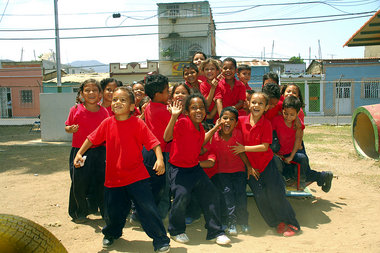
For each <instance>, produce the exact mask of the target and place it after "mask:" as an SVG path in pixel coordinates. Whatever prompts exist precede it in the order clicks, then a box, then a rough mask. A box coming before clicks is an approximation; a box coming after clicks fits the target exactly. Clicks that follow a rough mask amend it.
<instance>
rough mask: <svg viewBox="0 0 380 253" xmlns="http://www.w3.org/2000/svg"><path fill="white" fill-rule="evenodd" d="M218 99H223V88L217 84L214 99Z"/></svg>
mask: <svg viewBox="0 0 380 253" xmlns="http://www.w3.org/2000/svg"><path fill="white" fill-rule="evenodd" d="M217 99H223V95H222V89H221V88H220V87H219V85H218V86H216V89H215V93H214V100H217Z"/></svg>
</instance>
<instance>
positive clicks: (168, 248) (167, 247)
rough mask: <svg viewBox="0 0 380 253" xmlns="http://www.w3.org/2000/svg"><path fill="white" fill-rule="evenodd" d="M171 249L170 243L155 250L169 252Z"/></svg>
mask: <svg viewBox="0 0 380 253" xmlns="http://www.w3.org/2000/svg"><path fill="white" fill-rule="evenodd" d="M169 251H170V245H164V246H162V247H161V248H159V249H156V250H155V251H154V252H162V253H164V252H169Z"/></svg>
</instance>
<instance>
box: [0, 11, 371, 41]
mask: <svg viewBox="0 0 380 253" xmlns="http://www.w3.org/2000/svg"><path fill="white" fill-rule="evenodd" d="M368 16H371V15H362V16H357V17H346V18H336V19H328V20H317V21H305V22H296V23H286V24H272V25H259V26H246V27H229V28H218V29H216V31H226V30H242V29H256V28H265V27H279V26H293V25H304V24H316V23H325V22H334V21H342V20H348V19H357V18H363V17H368ZM193 32H208V30H196V31H187V33H193ZM161 34H167V33H158V32H153V33H138V34H114V35H92V36H73V37H61V38H60V39H61V40H62V39H94V38H112V37H134V36H151V35H161ZM52 39H55V38H54V37H40V38H0V40H52Z"/></svg>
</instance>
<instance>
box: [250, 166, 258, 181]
mask: <svg viewBox="0 0 380 253" xmlns="http://www.w3.org/2000/svg"><path fill="white" fill-rule="evenodd" d="M247 174H248V178H247V179H249V177H250V176H253V177H254V178H255V179H256V180H259V177H260V173H259V172H258V171H256V170H255V169H254V168H252V167H250V168H248V169H247Z"/></svg>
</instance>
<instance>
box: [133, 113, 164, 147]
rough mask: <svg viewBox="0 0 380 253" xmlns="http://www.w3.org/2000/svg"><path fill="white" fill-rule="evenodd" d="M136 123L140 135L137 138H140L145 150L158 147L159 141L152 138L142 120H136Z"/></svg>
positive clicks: (152, 135) (150, 132)
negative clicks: (138, 126)
mask: <svg viewBox="0 0 380 253" xmlns="http://www.w3.org/2000/svg"><path fill="white" fill-rule="evenodd" d="M137 122H138V123H139V124H140V128H139V130H140V133H139V137H140V138H141V143H142V144H143V145H144V146H145V148H146V149H147V150H151V149H152V148H154V147H156V146H158V145H160V141H159V140H158V139H157V138H156V136H154V134H153V133H152V131H150V129H149V128H148V126H147V125H146V124H145V122H144V121H143V120H142V119H139V118H137Z"/></svg>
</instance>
